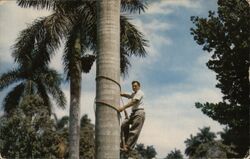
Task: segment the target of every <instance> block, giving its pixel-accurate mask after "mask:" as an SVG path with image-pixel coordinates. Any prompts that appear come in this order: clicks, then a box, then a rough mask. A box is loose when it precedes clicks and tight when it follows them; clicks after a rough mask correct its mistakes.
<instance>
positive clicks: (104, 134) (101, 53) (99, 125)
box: [95, 0, 120, 159]
mask: <svg viewBox="0 0 250 159" xmlns="http://www.w3.org/2000/svg"><path fill="white" fill-rule="evenodd" d="M97 37H98V43H97V53H98V55H97V73H96V76H97V80H96V101H102V102H105V103H108V104H110V105H113V106H116V107H117V106H119V101H120V100H119V99H120V87H119V83H120V0H99V1H98V2H97ZM103 77H107V78H103ZM108 78H109V79H108ZM110 79H112V80H110ZM114 81H116V82H114ZM95 125H96V131H95V132H96V133H95V136H96V141H95V142H96V159H118V158H120V125H119V114H118V112H117V111H116V110H115V109H113V108H112V107H109V106H107V105H105V104H100V103H98V102H97V103H96V124H95Z"/></svg>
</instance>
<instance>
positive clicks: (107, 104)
mask: <svg viewBox="0 0 250 159" xmlns="http://www.w3.org/2000/svg"><path fill="white" fill-rule="evenodd" d="M99 79H106V80H109V81H112V82H114V83H115V84H117V85H118V86H119V88H120V92H121V85H120V83H119V82H117V81H116V80H114V79H112V78H109V77H106V76H97V77H96V81H97V80H99ZM121 100H122V98H121ZM97 103H99V104H103V105H106V106H108V107H110V108H113V109H115V110H116V111H117V112H119V119H120V120H121V114H120V111H119V110H118V108H117V107H116V106H114V105H112V104H110V103H108V102H106V101H103V100H98V101H97V100H96V98H95V104H97ZM122 104H123V105H124V102H123V100H122ZM94 110H95V111H96V108H94ZM124 113H125V118H128V115H127V112H126V111H124Z"/></svg>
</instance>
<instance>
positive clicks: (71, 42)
mask: <svg viewBox="0 0 250 159" xmlns="http://www.w3.org/2000/svg"><path fill="white" fill-rule="evenodd" d="M79 39H80V41H79V44H77V45H81V38H80V24H79V23H78V24H76V25H75V26H74V27H73V29H72V30H71V32H69V34H68V36H67V41H66V44H65V47H64V55H63V63H64V72H65V74H66V80H69V78H70V77H71V74H70V73H71V72H73V71H74V69H75V62H76V61H77V60H81V59H78V58H80V57H79V55H77V54H76V48H75V47H76V41H77V40H79ZM80 49H81V52H84V50H83V47H81V48H80ZM85 49H86V48H85Z"/></svg>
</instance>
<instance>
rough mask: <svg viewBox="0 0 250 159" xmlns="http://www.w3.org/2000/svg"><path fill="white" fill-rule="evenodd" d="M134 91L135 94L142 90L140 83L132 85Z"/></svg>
mask: <svg viewBox="0 0 250 159" xmlns="http://www.w3.org/2000/svg"><path fill="white" fill-rule="evenodd" d="M132 89H133V91H134V92H137V91H138V90H139V89H140V86H139V85H138V83H133V84H132Z"/></svg>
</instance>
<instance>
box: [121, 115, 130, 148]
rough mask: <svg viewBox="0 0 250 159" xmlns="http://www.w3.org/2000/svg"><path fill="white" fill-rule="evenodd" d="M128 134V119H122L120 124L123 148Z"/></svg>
mask: <svg viewBox="0 0 250 159" xmlns="http://www.w3.org/2000/svg"><path fill="white" fill-rule="evenodd" d="M128 135H129V119H126V120H124V121H123V123H122V125H121V147H122V148H125V144H126V141H127V140H128Z"/></svg>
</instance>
